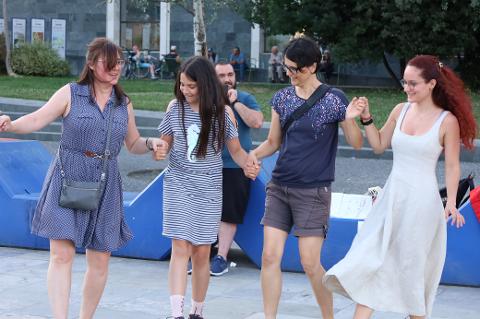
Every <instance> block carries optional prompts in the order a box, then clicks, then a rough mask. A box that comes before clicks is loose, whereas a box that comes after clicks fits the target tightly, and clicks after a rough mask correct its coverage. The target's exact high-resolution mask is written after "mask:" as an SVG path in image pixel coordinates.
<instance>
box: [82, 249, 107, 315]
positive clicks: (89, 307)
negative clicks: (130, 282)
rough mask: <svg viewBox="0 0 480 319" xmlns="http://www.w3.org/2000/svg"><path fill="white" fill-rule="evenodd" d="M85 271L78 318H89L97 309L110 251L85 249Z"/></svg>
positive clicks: (105, 277) (103, 287)
mask: <svg viewBox="0 0 480 319" xmlns="http://www.w3.org/2000/svg"><path fill="white" fill-rule="evenodd" d="M86 256H87V272H86V273H85V279H84V280H83V298H82V307H81V308H80V319H91V318H93V315H94V314H95V310H97V306H98V303H99V302H100V298H101V297H102V294H103V290H104V289H105V284H106V283H107V277H108V262H109V261H110V252H103V251H96V250H92V249H87V253H86Z"/></svg>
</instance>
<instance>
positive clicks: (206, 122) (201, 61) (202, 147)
mask: <svg viewBox="0 0 480 319" xmlns="http://www.w3.org/2000/svg"><path fill="white" fill-rule="evenodd" d="M182 73H183V74H184V75H185V76H187V77H188V78H189V79H191V80H192V81H194V82H196V84H197V88H198V95H199V114H200V120H201V122H202V128H201V129H200V136H199V139H198V144H197V154H196V155H197V157H198V158H205V156H206V155H207V146H208V138H209V136H210V133H211V134H212V147H213V149H214V150H215V152H216V153H218V152H221V151H222V149H223V145H224V140H225V100H224V92H223V88H222V85H221V83H220V81H219V80H218V77H217V73H216V72H215V69H214V67H213V64H212V63H211V62H210V61H209V60H207V59H206V58H205V57H200V56H194V57H191V58H189V59H188V60H186V61H185V62H184V63H183V64H182V65H181V66H180V70H179V72H178V75H177V79H176V81H175V96H176V98H177V101H178V102H179V104H180V108H179V111H180V112H181V118H182V127H183V134H184V135H185V139H186V136H187V133H186V129H185V96H184V95H183V93H182V91H181V90H180V74H182Z"/></svg>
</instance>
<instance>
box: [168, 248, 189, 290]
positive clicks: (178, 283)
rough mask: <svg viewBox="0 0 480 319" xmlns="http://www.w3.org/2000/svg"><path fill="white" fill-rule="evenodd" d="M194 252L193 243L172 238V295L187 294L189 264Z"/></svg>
mask: <svg viewBox="0 0 480 319" xmlns="http://www.w3.org/2000/svg"><path fill="white" fill-rule="evenodd" d="M191 254H192V244H191V243H189V242H188V241H185V240H179V239H173V240H172V257H171V258H170V267H169V269H168V286H169V289H170V295H171V296H173V295H181V296H185V290H186V289H187V265H188V259H189V258H190V255H191Z"/></svg>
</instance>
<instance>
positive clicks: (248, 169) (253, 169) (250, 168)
mask: <svg viewBox="0 0 480 319" xmlns="http://www.w3.org/2000/svg"><path fill="white" fill-rule="evenodd" d="M260 165H261V162H260V161H259V160H258V159H257V157H256V156H255V155H254V154H253V153H252V152H250V153H249V154H248V156H247V159H246V163H245V165H244V167H243V172H244V173H245V176H246V177H248V178H250V179H251V180H255V178H256V177H257V176H258V174H259V173H260Z"/></svg>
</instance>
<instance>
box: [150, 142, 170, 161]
mask: <svg viewBox="0 0 480 319" xmlns="http://www.w3.org/2000/svg"><path fill="white" fill-rule="evenodd" d="M150 141H151V147H152V152H153V153H152V158H153V159H154V160H156V161H161V160H164V159H165V158H166V157H167V155H168V152H169V151H170V145H169V144H168V142H167V141H165V140H162V139H161V138H151V139H150Z"/></svg>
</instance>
